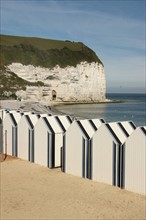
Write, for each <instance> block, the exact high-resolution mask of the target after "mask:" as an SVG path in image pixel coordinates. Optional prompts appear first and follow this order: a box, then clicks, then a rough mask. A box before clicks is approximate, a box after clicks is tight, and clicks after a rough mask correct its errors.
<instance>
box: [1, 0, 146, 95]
mask: <svg viewBox="0 0 146 220" xmlns="http://www.w3.org/2000/svg"><path fill="white" fill-rule="evenodd" d="M145 6H146V1H145V0H114V1H113V0H82V1H80V0H66V1H63V0H58V1H55V0H53V1H51V0H1V34H9V35H18V36H35V37H42V38H48V39H60V40H71V41H81V42H83V43H84V44H86V45H87V46H89V47H91V48H92V49H93V50H94V51H95V52H96V54H97V55H98V56H99V58H100V59H101V60H102V62H103V63H104V65H105V74H106V81H107V92H133V93H134V92H145V90H146V89H145V87H146V85H145V78H146V76H145V74H146V73H145V58H146V56H145V43H146V42H145V38H146V36H145V34H146V30H145V28H146V27H145V25H146V23H145V18H146V11H145Z"/></svg>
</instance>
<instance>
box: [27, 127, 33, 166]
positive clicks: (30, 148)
mask: <svg viewBox="0 0 146 220" xmlns="http://www.w3.org/2000/svg"><path fill="white" fill-rule="evenodd" d="M28 160H29V161H31V162H34V130H30V129H29V130H28Z"/></svg>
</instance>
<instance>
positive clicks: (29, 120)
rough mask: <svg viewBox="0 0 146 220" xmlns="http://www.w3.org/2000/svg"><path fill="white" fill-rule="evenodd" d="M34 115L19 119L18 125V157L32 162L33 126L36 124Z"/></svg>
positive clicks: (36, 119) (26, 115)
mask: <svg viewBox="0 0 146 220" xmlns="http://www.w3.org/2000/svg"><path fill="white" fill-rule="evenodd" d="M38 119H39V118H38V116H37V115H36V114H31V113H30V114H29V112H27V114H25V115H23V116H22V117H21V120H20V121H19V123H18V157H19V158H21V159H24V160H28V161H31V162H34V126H35V124H36V123H37V122H38Z"/></svg>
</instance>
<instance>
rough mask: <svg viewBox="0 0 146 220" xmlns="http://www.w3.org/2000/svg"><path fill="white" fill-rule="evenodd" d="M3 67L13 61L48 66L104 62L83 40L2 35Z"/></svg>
mask: <svg viewBox="0 0 146 220" xmlns="http://www.w3.org/2000/svg"><path fill="white" fill-rule="evenodd" d="M0 47H1V48H0V49H1V67H2V66H5V65H9V64H11V63H13V62H18V63H22V64H23V65H29V64H31V65H34V66H41V67H46V68H53V67H55V66H56V65H59V66H60V67H63V68H64V67H66V66H76V65H77V64H79V63H80V62H82V61H87V62H89V63H91V62H98V63H102V62H101V61H100V59H99V58H98V56H97V55H96V54H95V52H94V51H93V50H91V49H90V48H89V47H87V46H86V45H84V44H83V43H81V42H78V43H76V42H70V41H58V40H47V39H42V38H33V37H17V36H7V35H0Z"/></svg>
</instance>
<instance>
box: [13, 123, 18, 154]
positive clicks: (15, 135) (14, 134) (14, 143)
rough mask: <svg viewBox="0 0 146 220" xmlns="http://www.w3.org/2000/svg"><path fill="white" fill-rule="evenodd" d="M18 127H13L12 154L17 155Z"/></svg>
mask: <svg viewBox="0 0 146 220" xmlns="http://www.w3.org/2000/svg"><path fill="white" fill-rule="evenodd" d="M17 133H18V132H17V127H12V156H15V157H17V145H18V143H17Z"/></svg>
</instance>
